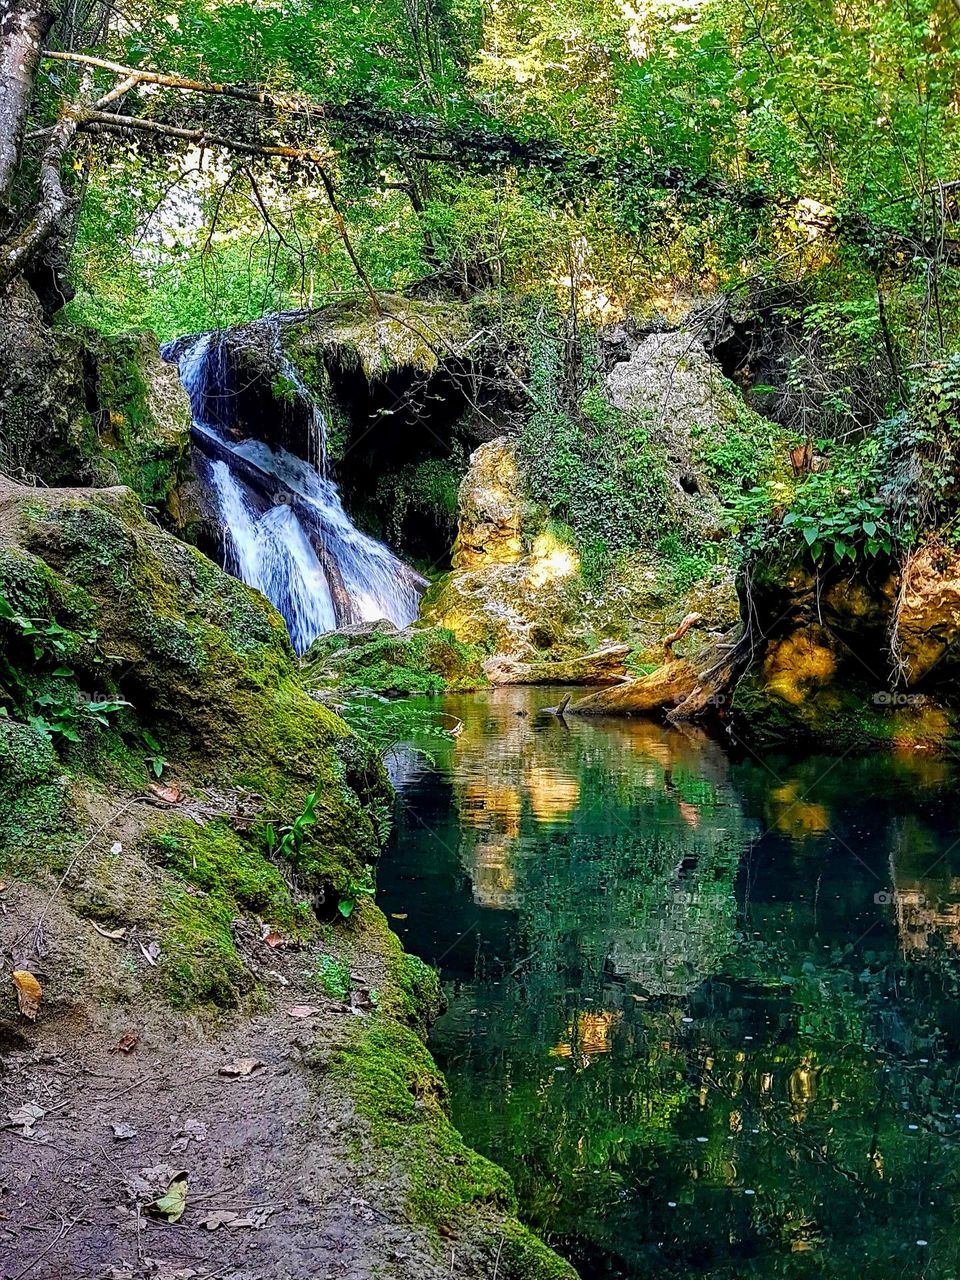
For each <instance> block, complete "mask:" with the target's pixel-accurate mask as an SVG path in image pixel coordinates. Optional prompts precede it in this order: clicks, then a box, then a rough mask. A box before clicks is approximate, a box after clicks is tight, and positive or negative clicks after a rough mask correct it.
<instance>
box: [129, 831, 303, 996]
mask: <svg viewBox="0 0 960 1280" xmlns="http://www.w3.org/2000/svg"><path fill="white" fill-rule="evenodd" d="M152 852H153V856H154V857H155V858H156V859H157V861H159V862H160V864H161V865H162V866H163V867H164V869H165V870H166V871H168V872H171V873H173V875H174V877H175V878H174V879H173V881H172V882H171V883H169V884H168V886H167V889H166V893H165V896H164V905H163V912H164V916H165V917H166V920H167V922H168V924H169V926H170V928H169V933H168V935H167V937H166V939H165V942H164V948H163V956H164V960H163V976H164V985H165V988H166V991H167V994H168V996H169V997H170V999H171V1000H172V1002H173V1003H175V1004H178V1005H187V1004H192V1003H197V1002H204V1001H210V1002H212V1003H214V1004H217V1005H221V1006H231V1005H235V1004H236V1003H237V1001H238V1000H239V998H240V996H241V995H243V994H244V993H245V992H247V991H249V990H250V989H251V987H252V985H253V979H252V977H251V976H250V974H249V972H248V970H247V969H246V968H245V966H244V965H243V963H242V961H241V959H240V957H239V955H238V953H237V949H236V945H235V943H234V938H233V931H232V928H231V926H232V924H233V922H234V921H235V920H236V919H237V918H238V917H240V916H243V915H244V914H253V915H256V916H258V917H259V918H261V919H262V920H264V921H265V922H266V923H268V924H270V925H271V926H272V927H274V928H277V929H278V930H280V931H281V932H283V933H284V934H285V935H286V936H288V937H291V936H293V937H302V936H303V935H304V934H305V933H306V932H307V931H308V930H309V926H310V921H311V914H310V910H309V907H308V906H307V904H306V903H303V902H300V901H297V900H296V899H295V898H294V897H293V895H292V894H291V892H290V889H289V887H288V886H287V884H286V882H285V881H284V878H283V876H282V875H281V873H280V870H279V868H278V867H276V866H274V865H273V863H271V862H269V861H268V860H267V859H266V858H265V857H264V856H263V854H262V853H261V852H260V851H259V850H258V849H256V848H255V847H254V846H253V845H252V844H251V843H250V842H249V841H248V840H245V839H244V838H243V837H241V836H240V835H239V834H238V833H237V832H236V831H235V830H234V829H233V827H231V826H230V824H229V823H228V822H226V821H224V820H218V821H214V822H210V823H207V824H206V826H202V827H200V826H197V825H196V823H193V822H190V821H179V822H177V823H176V825H175V826H174V827H173V828H170V829H167V830H166V831H164V832H162V833H161V834H159V835H158V836H157V837H156V839H155V841H154V844H153V850H152Z"/></svg>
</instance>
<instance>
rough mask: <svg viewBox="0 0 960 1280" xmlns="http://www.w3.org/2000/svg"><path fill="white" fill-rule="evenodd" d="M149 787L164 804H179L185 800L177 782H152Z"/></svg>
mask: <svg viewBox="0 0 960 1280" xmlns="http://www.w3.org/2000/svg"><path fill="white" fill-rule="evenodd" d="M149 786H150V790H151V791H152V792H153V794H154V795H155V796H156V797H157V799H158V800H162V801H163V803H164V804H179V803H180V801H181V800H182V799H183V792H182V791H181V790H180V788H179V787H178V786H177V784H176V783H175V782H169V783H164V782H151V783H150V784H149Z"/></svg>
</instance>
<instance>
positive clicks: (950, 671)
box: [896, 541, 960, 686]
mask: <svg viewBox="0 0 960 1280" xmlns="http://www.w3.org/2000/svg"><path fill="white" fill-rule="evenodd" d="M958 640H960V554H958V553H957V551H956V549H955V548H954V547H948V546H945V545H944V544H942V543H940V542H938V541H933V542H930V543H928V544H927V545H926V546H923V547H921V548H920V549H919V550H917V551H915V552H913V553H912V554H911V555H910V557H909V558H908V560H907V563H906V565H905V568H904V573H903V578H902V581H901V582H900V583H899V584H898V592H897V636H896V647H897V654H896V656H897V658H898V659H899V661H900V662H901V663H902V664H903V672H904V675H905V678H906V681H907V683H908V684H909V685H911V686H923V685H934V686H943V685H945V684H949V683H951V682H952V681H955V680H956V678H957V674H958V671H960V649H958V646H957V641H958Z"/></svg>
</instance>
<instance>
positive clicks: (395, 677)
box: [301, 619, 487, 693]
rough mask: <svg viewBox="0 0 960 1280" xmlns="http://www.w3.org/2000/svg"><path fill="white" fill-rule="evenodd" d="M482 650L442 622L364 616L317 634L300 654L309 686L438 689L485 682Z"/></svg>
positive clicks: (401, 690)
mask: <svg viewBox="0 0 960 1280" xmlns="http://www.w3.org/2000/svg"><path fill="white" fill-rule="evenodd" d="M482 659H483V654H482V653H481V651H480V650H478V649H477V648H476V647H475V646H473V645H469V644H464V643H462V642H461V641H460V640H458V639H457V638H456V636H455V635H454V634H453V632H452V631H449V630H447V628H445V627H406V628H404V629H402V630H401V629H400V628H398V627H396V626H395V625H394V624H393V623H392V622H389V621H387V620H386V619H381V621H379V622H365V623H361V624H358V625H357V626H353V627H345V628H343V630H341V631H330V632H327V634H326V635H322V636H320V637H319V638H318V639H317V640H315V641H314V642H313V644H312V645H311V646H310V648H309V649H308V651H307V653H306V654H305V655H304V657H303V659H302V660H301V670H302V673H303V679H304V683H305V684H306V685H307V687H308V688H311V689H331V688H336V689H348V690H361V689H362V690H369V691H372V692H374V693H439V692H441V691H442V690H444V689H479V688H482V687H483V686H484V685H485V684H486V683H487V678H486V676H485V675H484V671H483V666H482Z"/></svg>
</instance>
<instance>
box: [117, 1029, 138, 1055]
mask: <svg viewBox="0 0 960 1280" xmlns="http://www.w3.org/2000/svg"><path fill="white" fill-rule="evenodd" d="M139 1043H140V1035H139V1033H138V1032H136V1031H128V1032H127V1033H126V1035H122V1036H121V1037H120V1039H119V1040H118V1041H117V1043H116V1044H115V1045H114V1046H113V1048H112V1049H111V1050H110V1052H111V1053H133V1051H134V1049H135V1048H136V1047H137V1045H138V1044H139Z"/></svg>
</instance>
